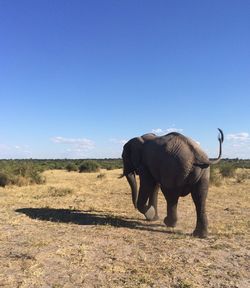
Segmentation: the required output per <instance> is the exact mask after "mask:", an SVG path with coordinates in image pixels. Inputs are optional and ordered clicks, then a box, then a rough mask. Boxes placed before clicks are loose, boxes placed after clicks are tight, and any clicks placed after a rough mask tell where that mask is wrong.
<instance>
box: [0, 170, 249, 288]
mask: <svg viewBox="0 0 250 288" xmlns="http://www.w3.org/2000/svg"><path fill="white" fill-rule="evenodd" d="M120 173H121V171H120V170H114V171H102V172H101V173H91V174H79V173H76V172H70V173H69V172H65V171H47V172H45V176H46V178H47V183H46V184H45V185H34V186H26V187H7V188H0V201H1V214H0V245H1V249H0V287H11V288H14V287H22V288H24V287H27V288H28V287H29V288H31V287H34V288H35V287H36V288H37V287H43V288H45V287H53V288H59V287H86V288H92V287H96V288H98V287H117V288H118V287H131V288H132V287H133V288H134V287H144V288H146V287H155V288H165V287H175V288H177V287H179V288H189V287H215V288H216V287H225V288H226V287H239V288H247V287H250V280H249V279H250V272H249V264H250V262H249V260H250V253H249V246H250V245H249V244H250V243H249V240H250V237H249V219H250V218H249V216H250V199H249V198H250V197H249V196H250V180H246V181H245V182H243V183H236V182H234V181H231V182H230V183H227V184H225V185H223V186H221V187H211V188H210V191H209V197H208V202H207V210H208V217H209V233H210V234H209V237H208V239H197V238H193V237H192V236H190V233H191V232H192V231H193V229H194V226H195V210H194V205H193V203H192V200H191V197H190V196H187V197H185V198H182V199H181V201H180V203H179V207H178V212H179V222H178V225H177V227H176V228H175V229H170V228H167V227H165V226H164V224H163V218H164V217H165V213H166V203H165V201H164V199H163V197H162V196H161V197H160V199H159V207H160V220H159V221H156V222H154V223H149V222H147V221H145V220H144V217H143V215H141V214H140V213H138V212H137V211H135V210H134V208H133V205H132V203H131V199H130V190H129V186H128V184H127V182H126V180H125V179H118V176H119V175H120Z"/></svg>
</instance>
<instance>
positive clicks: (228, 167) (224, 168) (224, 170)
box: [220, 163, 236, 178]
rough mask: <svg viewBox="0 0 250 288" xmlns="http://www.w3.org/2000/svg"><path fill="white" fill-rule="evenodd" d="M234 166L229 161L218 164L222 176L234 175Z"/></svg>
mask: <svg viewBox="0 0 250 288" xmlns="http://www.w3.org/2000/svg"><path fill="white" fill-rule="evenodd" d="M235 171H236V167H235V166H234V165H232V164H230V163H224V164H223V165H221V166H220V173H221V175H222V176H223V177H225V178H226V177H228V178H229V177H230V178H233V177H234V176H235Z"/></svg>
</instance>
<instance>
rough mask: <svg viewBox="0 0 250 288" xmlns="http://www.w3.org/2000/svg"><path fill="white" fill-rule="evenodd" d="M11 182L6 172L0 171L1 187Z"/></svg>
mask: <svg viewBox="0 0 250 288" xmlns="http://www.w3.org/2000/svg"><path fill="white" fill-rule="evenodd" d="M9 182H10V180H9V177H8V175H7V174H6V173H2V172H0V187H5V186H6V185H8V184H9Z"/></svg>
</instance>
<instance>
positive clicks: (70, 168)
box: [65, 163, 78, 172]
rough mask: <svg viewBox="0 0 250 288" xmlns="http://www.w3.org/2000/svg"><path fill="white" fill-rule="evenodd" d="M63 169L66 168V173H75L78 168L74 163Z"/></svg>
mask: <svg viewBox="0 0 250 288" xmlns="http://www.w3.org/2000/svg"><path fill="white" fill-rule="evenodd" d="M65 168H66V170H67V171H68V172H72V171H77V170H78V167H77V166H76V164H74V163H68V164H67V165H66V167H65Z"/></svg>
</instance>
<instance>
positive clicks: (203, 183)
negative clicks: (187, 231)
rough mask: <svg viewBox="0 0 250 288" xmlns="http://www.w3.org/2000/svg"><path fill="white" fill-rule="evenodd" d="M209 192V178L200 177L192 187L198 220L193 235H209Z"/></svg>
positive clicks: (204, 236) (202, 236)
mask: <svg viewBox="0 0 250 288" xmlns="http://www.w3.org/2000/svg"><path fill="white" fill-rule="evenodd" d="M207 192H208V180H207V179H200V180H199V182H198V183H197V184H195V185H194V187H193V189H192V192H191V194H192V198H193V201H194V204H195V208H196V215H197V222H196V227H195V230H194V232H193V236H196V237H200V238H206V237H207V226H208V221H207V214H206V198H207Z"/></svg>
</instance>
